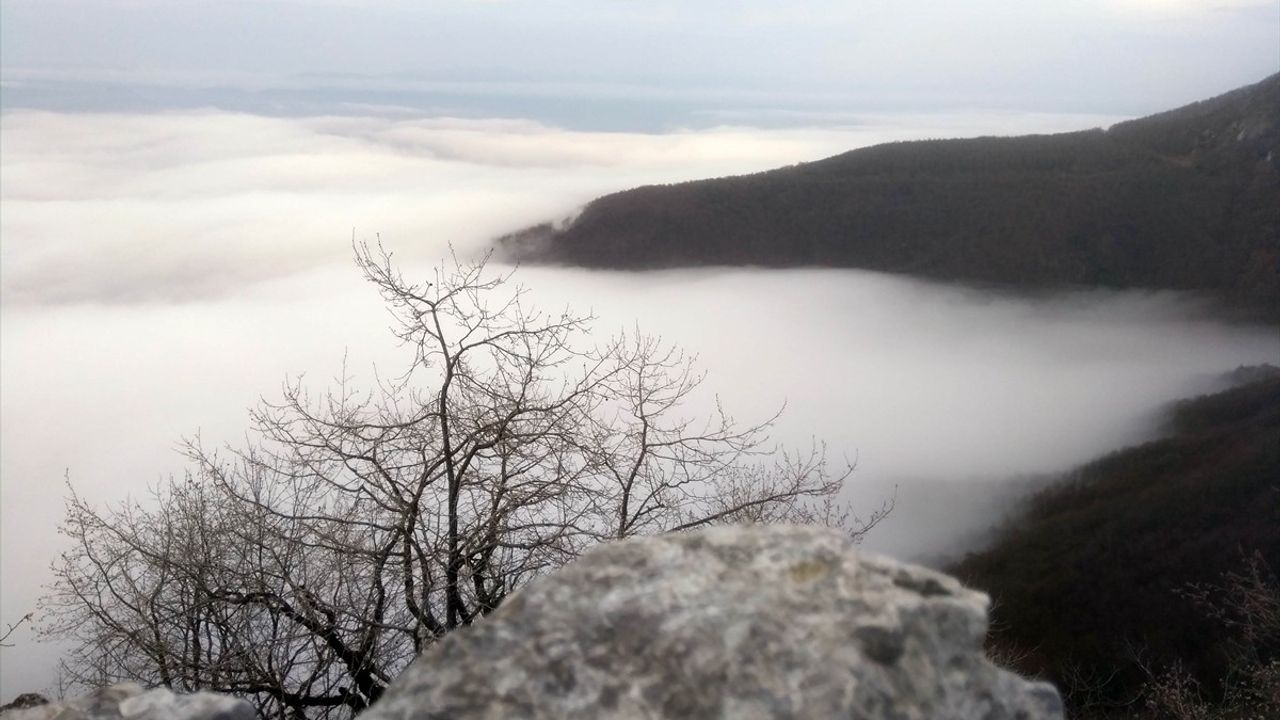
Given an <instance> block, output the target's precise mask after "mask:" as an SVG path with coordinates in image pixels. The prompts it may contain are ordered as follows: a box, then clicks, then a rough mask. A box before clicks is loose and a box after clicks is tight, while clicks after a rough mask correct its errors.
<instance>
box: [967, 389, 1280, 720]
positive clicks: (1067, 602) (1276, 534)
mask: <svg viewBox="0 0 1280 720" xmlns="http://www.w3.org/2000/svg"><path fill="white" fill-rule="evenodd" d="M1237 379H1238V380H1246V381H1248V382H1247V383H1246V384H1244V385H1240V386H1238V387H1235V388H1233V389H1230V390H1227V391H1224V392H1221V393H1218V394H1215V395H1209V396H1205V397H1200V398H1196V399H1193V400H1188V401H1184V402H1181V403H1179V404H1177V405H1176V406H1175V407H1174V408H1173V409H1172V411H1171V419H1170V434H1169V435H1168V436H1167V437H1166V438H1164V439H1162V440H1159V441H1156V442H1152V443H1148V444H1145V445H1142V446H1138V447H1133V448H1129V449H1127V450H1123V451H1121V452H1117V453H1115V454H1112V455H1110V456H1107V457H1105V458H1102V459H1100V460H1097V461H1096V462H1093V463H1091V464H1089V465H1086V466H1084V467H1083V468H1081V469H1079V470H1078V471H1076V472H1075V473H1072V474H1071V475H1070V476H1069V477H1067V478H1065V479H1064V480H1063V481H1062V482H1060V483H1059V484H1056V485H1053V486H1051V487H1049V488H1048V489H1046V490H1044V491H1042V492H1040V493H1039V494H1038V495H1036V496H1034V497H1033V498H1032V499H1031V501H1030V502H1029V503H1028V505H1027V506H1026V507H1025V508H1024V510H1023V512H1022V514H1021V515H1020V516H1017V517H1016V519H1015V520H1014V521H1013V522H1012V523H1011V524H1010V525H1009V526H1008V527H1006V528H1005V529H1004V530H1003V531H1002V533H1001V534H1000V535H999V536H998V538H997V540H996V542H995V543H994V544H993V545H992V546H991V547H990V548H989V549H987V550H986V551H983V552H980V553H977V554H973V555H971V556H969V557H968V558H967V559H966V560H964V561H963V562H962V563H960V564H959V565H957V566H956V567H954V568H952V571H953V572H955V573H956V574H957V576H958V577H960V578H961V579H962V580H963V581H965V582H966V583H968V584H970V585H972V586H974V587H977V588H979V589H982V590H985V591H987V592H988V593H990V595H991V597H992V601H993V608H994V610H993V616H992V623H993V628H994V630H993V635H992V641H993V643H994V645H995V648H996V650H997V653H998V654H999V655H1002V656H1004V657H1006V658H1013V659H1014V662H1013V663H1012V664H1014V665H1015V666H1016V667H1017V669H1019V670H1021V671H1023V672H1027V673H1034V674H1040V675H1044V676H1047V677H1049V678H1051V679H1052V680H1054V681H1055V682H1056V683H1058V684H1059V686H1060V687H1062V688H1063V690H1064V692H1065V693H1066V695H1067V699H1068V701H1069V703H1070V704H1072V705H1074V706H1075V709H1076V710H1077V711H1081V712H1083V711H1085V710H1088V711H1090V712H1089V714H1088V715H1082V716H1088V717H1093V716H1095V715H1103V714H1105V712H1104V711H1106V710H1107V709H1112V710H1114V711H1115V712H1117V713H1118V714H1119V716H1122V717H1132V716H1133V713H1134V712H1135V711H1136V710H1137V709H1138V708H1140V707H1141V706H1142V705H1143V698H1142V695H1141V693H1142V689H1143V686H1144V685H1145V684H1146V683H1147V682H1148V680H1149V679H1150V677H1149V673H1154V674H1156V675H1159V674H1160V673H1163V672H1164V671H1166V670H1168V669H1170V668H1173V667H1175V666H1176V665H1180V666H1181V667H1182V668H1183V669H1185V670H1186V671H1187V672H1189V673H1190V676H1191V677H1195V678H1197V679H1198V681H1199V683H1200V685H1199V688H1198V692H1200V693H1202V695H1203V697H1204V698H1206V699H1207V700H1209V701H1214V702H1217V700H1214V698H1217V697H1219V694H1220V693H1221V691H1222V683H1223V682H1224V680H1228V675H1229V673H1234V675H1235V677H1234V678H1233V679H1234V680H1238V679H1239V676H1240V674H1241V670H1240V668H1239V667H1238V665H1239V661H1240V660H1241V659H1242V651H1241V644H1240V643H1241V641H1242V638H1240V637H1236V636H1235V634H1237V633H1239V632H1240V631H1241V630H1242V629H1244V625H1243V624H1242V622H1241V618H1240V617H1237V616H1236V615H1234V614H1233V608H1232V607H1230V605H1231V604H1232V603H1233V602H1234V601H1231V600H1230V599H1228V600H1226V601H1224V600H1220V599H1219V600H1214V599H1213V597H1214V595H1215V593H1210V594H1209V595H1208V596H1207V599H1210V600H1211V602H1209V603H1208V606H1207V605H1206V603H1205V602H1203V601H1197V599H1196V597H1195V595H1196V593H1195V592H1193V591H1192V585H1197V586H1199V587H1200V588H1201V589H1204V588H1207V587H1210V586H1214V585H1217V584H1221V583H1222V582H1223V578H1224V573H1235V574H1236V575H1237V576H1240V575H1248V574H1249V573H1250V572H1251V568H1252V569H1255V570H1259V571H1261V572H1260V574H1259V576H1258V577H1259V580H1260V581H1262V584H1263V585H1264V586H1266V587H1269V588H1270V589H1269V590H1267V591H1265V592H1263V593H1261V594H1257V593H1255V594H1257V597H1258V598H1260V599H1261V600H1262V602H1259V603H1256V605H1257V609H1258V612H1260V613H1262V614H1267V613H1269V614H1270V616H1269V618H1261V620H1264V621H1265V622H1263V623H1260V624H1259V627H1255V628H1253V630H1252V632H1253V634H1254V637H1252V638H1245V639H1246V640H1248V641H1249V642H1252V643H1253V646H1252V647H1251V648H1250V649H1249V650H1248V652H1249V653H1251V654H1252V655H1253V656H1252V657H1247V658H1243V659H1245V660H1248V661H1249V662H1252V663H1254V664H1255V666H1257V665H1261V666H1265V665H1266V663H1269V662H1273V661H1280V616H1277V615H1276V613H1277V612H1280V586H1277V585H1276V584H1275V582H1276V580H1275V577H1274V574H1273V573H1272V571H1274V570H1280V370H1277V369H1276V368H1261V369H1252V370H1251V371H1249V372H1247V373H1244V374H1241V375H1240V376H1239V377H1237ZM1268 582H1269V583H1270V585H1267V584H1266V583H1268ZM1254 590H1258V588H1255V589H1254ZM1217 594H1218V595H1221V594H1220V593H1217ZM1228 594H1229V593H1228ZM1204 599H1206V598H1202V600H1204ZM1235 609H1236V610H1238V608H1235ZM1255 619H1259V618H1255ZM1267 623H1270V625H1269V626H1267V627H1262V625H1266V624H1267ZM1272 667H1274V668H1276V670H1273V671H1272V672H1275V671H1277V670H1280V666H1272ZM1270 682H1272V683H1273V684H1274V687H1272V690H1273V691H1275V692H1280V676H1275V677H1273V678H1272V679H1271V681H1270ZM1273 701H1274V702H1275V703H1277V704H1280V696H1277V697H1275V698H1273ZM1250 717H1252V716H1250Z"/></svg>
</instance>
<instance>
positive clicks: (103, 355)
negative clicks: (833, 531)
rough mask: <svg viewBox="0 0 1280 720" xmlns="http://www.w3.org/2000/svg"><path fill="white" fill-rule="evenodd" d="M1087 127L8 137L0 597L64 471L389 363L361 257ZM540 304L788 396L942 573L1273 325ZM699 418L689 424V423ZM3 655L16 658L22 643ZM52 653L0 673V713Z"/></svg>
mask: <svg viewBox="0 0 1280 720" xmlns="http://www.w3.org/2000/svg"><path fill="white" fill-rule="evenodd" d="M1115 119H1117V118H1108V117H1098V116H1078V115H1076V116H1072V115H1044V114H1038V115H1033V114H1016V113H981V114H979V113H974V114H967V115H915V116H890V115H868V116H866V117H864V118H859V119H858V120H857V122H849V123H848V124H843V125H838V126H830V127H822V128H803V127H799V128H780V129H770V130H760V129H753V128H742V127H715V128H710V129H702V130H688V131H669V132H664V133H651V134H645V133H617V132H586V131H570V130H563V129H558V128H556V127H552V126H549V125H544V124H540V123H538V122H535V121H529V120H477V119H448V118H444V119H430V120H422V119H417V118H416V117H411V116H408V115H403V114H399V113H395V112H389V111H388V112H383V113H382V114H374V115H361V116H351V117H343V116H327V117H313V118H289V117H262V116H256V115H247V114H235V113H225V112H215V111H192V112H182V113H163V114H161V113H157V114H112V113H52V112H36V111H17V112H9V113H6V114H5V115H4V116H3V152H4V158H5V163H4V166H3V177H2V178H0V180H2V188H3V202H4V213H3V217H2V218H0V233H2V234H3V237H4V244H3V246H0V248H2V249H0V272H2V273H3V298H2V301H3V302H2V307H3V309H2V311H0V312H2V316H0V322H2V323H3V330H4V341H3V344H2V345H0V373H2V377H0V398H3V406H2V407H3V409H2V417H0V423H2V426H3V437H2V443H3V445H2V447H0V493H2V496H0V500H2V502H0V508H2V510H0V512H2V513H3V518H2V522H0V533H2V534H3V537H2V538H0V552H2V555H0V587H2V588H3V591H2V592H3V604H2V605H0V607H3V611H4V618H2V620H3V621H4V622H12V621H13V620H15V619H16V618H17V617H18V616H19V615H20V614H22V613H24V612H26V611H27V610H29V609H33V608H34V607H35V603H36V600H37V598H38V597H39V595H40V586H41V584H43V583H46V582H48V581H49V575H48V572H47V568H48V565H49V563H50V562H51V561H52V560H53V558H54V557H55V556H56V554H57V552H58V551H59V542H60V539H59V537H58V535H57V533H56V525H57V523H58V521H59V519H60V516H61V512H62V498H63V497H64V495H65V492H66V486H65V483H64V478H65V479H69V480H70V482H71V483H72V484H73V485H74V486H75V488H76V490H77V491H78V492H80V493H82V494H83V495H84V496H86V497H88V498H90V499H92V500H94V501H96V502H103V503H106V502H111V501H114V500H117V499H120V498H122V497H124V496H126V495H128V494H134V495H140V494H145V492H146V491H147V488H148V486H149V485H151V484H154V483H156V482H157V481H158V480H160V479H161V478H164V477H167V476H169V475H170V474H180V473H181V472H182V470H183V465H182V460H181V458H180V457H179V455H178V454H177V453H176V452H175V451H174V448H175V446H176V444H177V442H178V441H179V440H180V439H181V438H182V437H184V436H192V435H195V434H197V433H198V434H200V435H201V437H202V438H203V439H204V441H205V442H206V444H209V445H214V444H219V443H222V442H231V443H238V442H242V441H243V433H244V429H245V427H246V409H247V408H248V407H249V406H251V405H253V404H254V403H255V402H256V401H257V400H258V398H259V397H266V398H268V399H270V398H272V397H273V396H275V395H276V394H277V393H278V389H279V387H280V383H281V382H282V381H283V380H284V379H285V378H286V377H297V376H299V375H304V374H305V381H306V383H307V384H308V385H309V386H311V387H315V388H323V387H325V386H327V385H329V384H330V383H331V382H332V379H333V378H335V377H336V376H339V375H340V374H341V373H342V372H343V363H344V358H345V363H346V367H347V372H348V373H349V374H351V375H354V376H355V377H356V379H357V380H362V381H364V382H365V383H366V384H367V383H371V382H372V380H373V377H374V374H373V370H372V368H373V366H374V365H375V364H376V365H377V366H378V367H379V368H383V369H388V370H394V369H397V368H398V367H399V365H400V361H399V360H398V359H397V358H398V353H399V348H397V346H396V344H395V342H394V338H392V337H391V336H390V334H389V333H388V332H387V331H386V327H387V324H388V317H387V315H386V314H385V312H384V310H383V309H382V307H381V303H380V300H379V298H378V296H377V293H376V292H375V291H374V290H373V289H372V288H370V287H367V286H366V285H365V284H364V283H363V282H362V281H361V280H360V278H359V277H358V274H357V272H356V270H355V268H354V267H353V265H352V262H351V241H352V239H353V237H354V238H355V239H356V240H368V241H372V240H375V239H377V238H379V237H380V238H381V240H382V241H383V242H384V243H385V245H386V247H387V248H388V249H390V250H392V251H394V252H395V253H396V257H397V258H398V259H400V261H401V263H402V269H403V270H404V272H405V273H406V275H409V276H414V275H415V274H420V275H422V276H424V277H425V275H426V273H427V272H429V269H430V268H431V267H432V265H433V264H434V263H437V262H439V261H441V260H442V259H444V258H446V257H447V256H448V254H449V252H450V247H451V246H452V248H453V251H454V252H457V253H458V254H459V255H462V256H464V257H471V256H474V255H476V254H478V253H481V252H483V250H484V247H485V245H486V243H487V242H488V241H489V240H490V239H491V238H493V237H495V236H497V235H500V234H502V233H504V232H507V231H510V230H513V229H516V228H520V227H524V226H526V225H529V224H532V223H535V222H539V221H541V220H544V219H549V218H556V217H565V216H567V215H569V214H571V213H572V212H573V211H574V209H575V208H577V207H579V206H580V205H581V204H582V203H584V202H586V201H588V200H590V199H591V198H593V197H596V196H598V195H600V194H602V193H605V192H610V191H614V190H619V189H623V188H627V187H632V186H634V185H638V184H643V183H658V182H664V183H665V182H677V181H681V180H689V179H695V178H703V177H713V176H720V175H725V174H731V173H744V172H753V171H758V170H764V169H768V168H772V167H776V166H779V165H785V164H789V163H795V162H800V161H805V160H812V159H817V158H821V157H824V156H827V155H831V154H834V153H837V152H841V151H844V150H848V149H850V148H853V147H858V146H864V145H869V144H874V143H879V142H886V141H891V140H902V139H912V138H922V137H952V136H971V135H978V134H1019V133H1028V132H1051V131H1058V130H1074V129H1081V128H1087V127H1094V126H1098V125H1105V124H1108V123H1110V122H1112V121H1113V120H1115ZM515 279H516V281H518V282H519V283H521V284H522V285H524V286H525V287H527V288H528V290H529V292H530V295H531V297H532V298H533V299H534V300H535V301H536V302H537V303H539V304H540V305H541V306H543V307H547V308H553V309H554V308H559V307H561V306H564V305H570V306H572V307H574V308H575V309H578V310H591V311H593V312H594V313H595V315H596V316H597V320H596V323H595V327H596V328H597V330H598V332H599V333H600V335H601V339H602V340H603V339H604V338H605V337H607V336H608V335H610V334H612V333H615V332H618V331H623V330H627V331H630V330H631V329H632V328H634V327H637V326H638V327H639V328H640V329H641V330H642V331H645V332H649V333H653V334H658V335H661V336H662V337H663V338H664V339H666V340H668V341H670V342H672V343H675V344H678V345H680V346H681V347H683V348H685V349H686V350H687V351H689V352H691V353H694V354H697V355H698V357H699V359H700V365H701V367H702V369H704V370H705V371H706V372H707V379H706V382H705V384H704V388H703V389H704V390H705V391H706V393H705V394H704V395H703V396H702V397H701V398H700V401H701V402H702V403H704V409H705V407H709V403H710V402H711V398H712V396H713V394H714V395H718V396H719V398H720V399H721V400H722V402H723V403H724V406H725V408H726V409H727V410H728V411H729V412H730V413H731V414H733V415H735V416H737V417H739V418H740V419H743V420H753V419H764V418H767V417H769V416H770V415H771V414H772V413H773V412H775V411H776V410H777V409H778V408H779V407H782V406H783V405H785V412H784V414H783V415H782V418H781V420H780V421H779V423H778V425H777V428H776V433H775V438H776V439H777V440H778V441H779V442H780V443H783V444H786V445H789V446H793V447H794V446H800V447H808V446H809V445H810V444H811V443H813V442H815V441H816V442H825V443H826V446H827V449H828V454H829V456H830V457H831V459H832V460H833V461H837V462H839V461H842V460H843V459H845V458H847V459H848V460H849V461H851V462H856V472H855V473H854V475H853V479H852V484H851V485H850V488H849V494H848V498H847V499H848V500H850V501H851V502H852V503H853V505H854V507H855V509H857V510H858V511H860V512H862V513H869V512H871V511H874V510H875V509H876V508H878V507H880V506H881V504H882V503H883V502H885V501H886V500H888V499H890V498H893V497H895V493H896V506H895V508H894V511H893V513H892V515H891V516H890V517H889V519H888V520H887V521H886V522H885V523H883V524H882V525H881V526H880V527H878V528H877V529H876V530H875V532H874V533H872V534H871V535H870V536H869V537H868V538H867V541H866V545H867V547H870V548H873V549H877V550H884V551H888V552H892V553H895V554H897V555H900V556H906V557H916V558H920V557H933V556H936V555H938V554H941V553H945V552H953V551H955V550H956V549H957V548H960V547H963V546H964V543H966V542H971V541H972V540H973V539H975V538H978V537H980V536H981V533H982V531H983V530H985V529H986V528H988V527H989V526H990V525H991V524H992V523H994V522H997V521H998V519H999V515H1000V513H1001V512H1003V511H1004V510H1005V509H1006V508H1007V507H1008V503H1009V500H1010V498H1013V497H1016V496H1017V495H1018V494H1019V493H1021V492H1024V491H1025V489H1026V488H1029V487H1034V485H1035V483H1036V482H1037V479H1036V478H1037V477H1039V476H1043V475H1045V474H1048V473H1053V472H1057V471H1061V470H1064V469H1067V468H1069V467H1071V466H1072V465H1074V464H1077V463H1080V462H1083V461H1086V460H1089V459H1091V458H1093V457H1096V456H1097V455H1099V454H1101V453H1105V452H1108V451H1110V450H1114V449H1118V448H1120V447H1123V446H1126V445H1130V444H1133V443H1135V442H1141V441H1143V440H1146V439H1150V438H1152V437H1155V436H1156V434H1157V433H1158V431H1159V421H1160V416H1159V409H1160V408H1161V407H1162V406H1163V405H1164V404H1166V403H1167V402H1169V401H1171V400H1174V399H1177V398H1180V397H1183V396H1187V395H1190V394H1195V393H1199V392H1205V391H1208V390H1212V389H1214V388H1215V387H1216V383H1217V382H1218V380H1217V378H1218V375H1219V374H1220V373H1223V372H1226V371H1229V370H1231V369H1233V368H1235V367H1237V366H1238V365H1242V364H1256V363H1262V362H1267V361H1271V362H1274V361H1275V360H1276V358H1278V357H1280V338H1277V336H1276V333H1275V332H1274V328H1269V329H1264V328H1257V327H1249V326H1240V325H1229V324H1226V323H1223V322H1219V321H1215V320H1213V319H1211V315H1210V314H1209V313H1208V312H1206V308H1205V306H1204V305H1202V304H1201V303H1200V302H1199V301H1197V300H1196V299H1195V298H1188V297H1183V296H1178V295H1174V294H1171V293H1141V292H1125V293H1114V292H1101V291H1097V292H1082V293H1075V294H1069V295H1060V296H1055V297H1019V296H1010V295H1002V294H994V293H989V292H984V291H980V290H976V289H969V288H963V287H959V286H948V285H939V284H929V283H923V282H919V281H916V280H911V279H907V278H901V277H893V276H888V275H883V274H876V273H867V272H860V271H849V270H822V269H810V270H751V269H710V270H688V271H664V272H654V273H642V274H628V273H618V272H597V271H583V270H575V269H565V268H548V267H529V268H520V269H518V270H517V271H516V275H515ZM698 411H699V408H698V407H692V408H690V412H691V413H696V412H698ZM24 642H30V640H29V638H24ZM55 655H56V653H55V652H53V651H52V650H50V651H48V652H45V651H39V652H35V653H33V654H30V655H29V656H30V657H31V658H32V661H31V662H29V663H24V665H23V666H22V667H14V666H8V667H6V672H5V676H4V687H3V688H2V694H3V696H5V697H8V696H11V695H14V694H16V693H18V692H23V691H27V690H31V689H36V688H39V687H41V686H43V685H45V684H47V683H48V678H49V677H50V676H51V675H50V673H51V670H50V668H51V666H52V663H53V661H54V657H55Z"/></svg>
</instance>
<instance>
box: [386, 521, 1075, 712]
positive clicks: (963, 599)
mask: <svg viewBox="0 0 1280 720" xmlns="http://www.w3.org/2000/svg"><path fill="white" fill-rule="evenodd" d="M986 610H987V598H986V596H984V595H982V594H981V593H978V592H975V591H972V590H968V589H965V588H964V587H962V586H961V585H960V584H959V583H958V582H957V581H955V580H954V579H952V578H950V577H948V576H946V575H942V574H939V573H936V572H933V571H930V570H926V569H924V568H920V567H915V566H910V565H904V564H901V563H897V562H895V561H893V560H890V559H887V558H883V557H879V556H876V555H872V554H868V553H859V552H857V551H856V550H855V548H854V547H853V545H852V544H851V543H850V541H849V540H848V539H847V538H845V537H844V536H842V535H841V534H839V533H836V532H832V531H828V530H822V529H815V528H800V527H725V528H713V529H707V530H703V531H699V532H692V533H684V534H675V535H667V536H662V537H654V538H645V539H637V540H628V541H624V542H618V543H613V544H610V545H606V546H604V547H601V548H599V549H597V550H595V551H593V552H591V553H588V554H587V555H586V556H584V557H583V558H581V559H579V560H577V561H575V562H574V563H572V564H570V565H569V566H567V567H565V568H563V569H562V570H560V571H558V572H556V573H554V574H552V575H550V576H547V577H544V578H541V579H539V580H537V581H535V582H532V583H530V584H529V585H528V586H526V587H525V588H524V589H522V590H521V591H520V592H518V593H516V594H514V595H513V596H512V597H510V598H509V599H508V600H507V602H506V603H505V604H504V605H503V606H502V607H501V608H500V609H499V610H498V611H497V612H495V613H494V614H493V615H492V616H490V617H489V618H487V619H485V620H483V621H481V622H479V623H477V624H476V625H475V626H473V627H471V628H468V629H466V630H463V631H459V632H455V633H453V634H452V635H450V636H448V637H447V638H445V639H444V640H443V641H442V642H440V643H439V644H437V645H436V646H435V647H434V648H432V649H431V650H430V651H429V652H428V653H426V654H425V655H424V656H423V657H421V658H419V659H418V661H417V662H416V663H414V665H412V666H411V667H410V668H409V670H408V671H406V672H405V673H404V675H402V676H401V677H400V678H399V679H398V680H397V681H396V683H395V684H394V685H393V686H392V688H391V689H390V690H389V691H388V693H387V694H386V695H385V696H384V697H383V698H382V700H381V701H380V702H379V703H378V704H377V705H376V706H375V707H374V708H373V709H372V710H370V711H369V712H367V713H366V714H364V715H363V716H362V718H363V719H364V720H409V719H410V718H414V719H415V720H421V719H423V718H439V719H444V718H451V719H455V718H456V719H458V720H469V719H474V720H480V719H482V718H484V719H489V718H492V719H494V720H496V719H498V718H546V719H548V720H550V719H552V718H556V719H559V718H583V719H586V718H615V719H622V718H627V719H630V718H635V719H637V720H639V719H641V718H645V719H647V720H652V719H656V718H836V717H840V718H865V719H868V720H870V719H876V718H884V719H886V720H887V719H888V718H894V719H895V720H910V719H914V718H919V719H921V720H923V719H925V718H952V719H957V720H958V719H962V718H983V719H984V720H1002V719H1005V718H1008V719H1011V720H1012V719H1014V718H1025V719H1027V720H1030V719H1032V718H1060V717H1061V716H1062V706H1061V703H1060V701H1059V698H1058V694H1057V692H1056V691H1055V690H1054V689H1053V688H1052V687H1051V686H1049V685H1046V684H1043V683H1036V682H1028V681H1026V680H1023V679H1022V678H1019V677H1017V676H1015V675H1012V674H1010V673H1008V672H1005V671H1002V670H1000V669H998V668H996V667H995V666H994V665H992V664H991V663H990V662H989V661H987V660H986V659H985V658H984V656H983V651H982V642H983V637H984V636H985V634H986V629H987V619H986Z"/></svg>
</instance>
